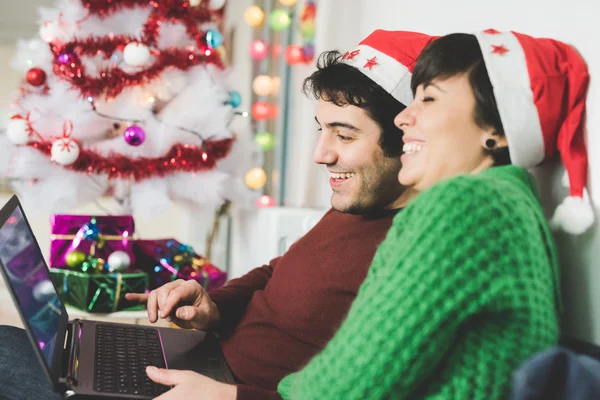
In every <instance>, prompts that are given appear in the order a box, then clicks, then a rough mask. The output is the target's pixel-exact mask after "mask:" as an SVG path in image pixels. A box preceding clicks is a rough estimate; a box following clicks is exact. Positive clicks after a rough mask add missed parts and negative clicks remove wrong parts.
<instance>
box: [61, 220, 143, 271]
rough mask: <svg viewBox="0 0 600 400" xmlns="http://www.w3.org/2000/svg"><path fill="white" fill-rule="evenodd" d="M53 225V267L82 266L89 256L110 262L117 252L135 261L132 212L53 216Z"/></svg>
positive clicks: (131, 262)
mask: <svg viewBox="0 0 600 400" xmlns="http://www.w3.org/2000/svg"><path fill="white" fill-rule="evenodd" d="M51 225H52V234H51V236H50V239H51V243H50V260H49V264H50V266H51V267H52V268H79V267H81V265H82V264H83V262H84V261H86V259H87V258H89V257H92V258H95V260H99V262H102V263H106V261H107V260H108V258H109V257H110V256H111V254H113V253H115V252H119V254H122V253H125V254H127V255H128V256H129V260H130V264H133V262H134V261H135V259H134V257H135V255H134V252H133V238H132V236H133V233H134V222H133V217H132V216H130V215H116V216H115V215H111V216H97V217H94V216H86V215H52V217H51ZM87 265H88V266H89V263H88V264H87Z"/></svg>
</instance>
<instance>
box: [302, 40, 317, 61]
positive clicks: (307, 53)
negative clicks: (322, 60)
mask: <svg viewBox="0 0 600 400" xmlns="http://www.w3.org/2000/svg"><path fill="white" fill-rule="evenodd" d="M314 58H315V47H314V46H313V45H312V44H308V45H306V46H304V47H303V48H302V60H303V61H304V62H307V63H308V62H311V61H312V60H313V59H314Z"/></svg>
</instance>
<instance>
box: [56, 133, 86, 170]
mask: <svg viewBox="0 0 600 400" xmlns="http://www.w3.org/2000/svg"><path fill="white" fill-rule="evenodd" d="M51 154H52V161H54V162H55V163H57V164H60V165H71V164H73V163H74V162H75V161H76V160H77V158H78V157H79V145H78V144H77V142H75V141H74V140H73V139H71V138H68V137H67V138H60V139H57V140H56V141H55V142H54V143H52V151H51Z"/></svg>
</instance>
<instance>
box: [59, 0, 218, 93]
mask: <svg viewBox="0 0 600 400" xmlns="http://www.w3.org/2000/svg"><path fill="white" fill-rule="evenodd" d="M81 1H82V3H83V5H84V6H85V7H86V8H88V9H89V10H90V13H92V14H97V15H109V14H111V13H114V12H116V11H118V10H120V9H124V8H133V7H143V6H146V7H148V6H150V7H152V11H151V13H150V15H149V17H148V20H147V21H146V23H145V24H144V26H143V28H142V37H141V40H139V41H140V42H141V43H144V44H145V45H147V46H150V47H151V46H155V45H156V43H157V39H158V36H159V33H160V26H161V23H162V22H167V21H171V22H173V23H181V24H183V25H184V26H185V28H186V31H187V33H188V35H189V36H190V37H191V38H193V39H194V41H195V42H196V47H197V51H196V52H194V51H193V50H192V51H190V50H181V49H163V50H160V51H155V52H154V53H155V54H157V55H158V57H157V60H156V61H155V63H154V64H153V65H151V66H150V67H149V68H147V69H144V70H141V71H139V72H136V73H132V74H129V73H125V72H124V71H123V70H121V69H120V68H118V67H113V68H110V69H107V70H104V71H101V73H100V77H99V78H91V77H89V76H87V75H86V71H85V67H84V66H83V64H82V63H81V61H80V60H79V56H82V55H95V54H98V53H99V52H100V53H104V55H105V57H106V58H108V57H110V56H111V55H112V53H113V52H114V51H115V50H116V49H118V48H119V49H122V48H123V47H124V46H125V45H126V44H128V43H130V42H134V41H138V39H137V38H134V37H128V36H124V35H118V36H108V37H89V38H87V39H75V40H72V41H71V42H69V43H59V42H51V43H50V48H51V50H52V52H53V53H54V55H55V58H54V73H55V74H56V75H57V76H60V77H62V78H64V79H66V80H69V81H70V82H71V84H72V85H73V86H74V87H75V88H77V89H78V90H79V91H80V92H81V94H82V96H85V97H87V96H93V97H96V96H106V98H114V97H116V96H118V95H119V94H120V93H121V92H122V91H123V89H125V88H126V87H130V86H137V85H143V84H145V83H148V82H150V81H151V80H152V79H155V78H156V77H157V76H158V75H159V74H160V73H161V72H163V71H164V70H165V69H166V68H169V67H175V68H178V69H180V70H183V71H186V70H188V69H189V68H191V67H193V66H195V65H198V64H202V63H209V64H213V65H216V66H217V67H219V68H224V66H223V63H222V60H221V59H220V56H219V53H218V52H217V51H215V50H210V49H208V48H207V46H206V43H205V39H204V36H205V32H202V31H200V30H199V29H198V26H197V24H198V23H199V22H203V21H209V20H210V19H211V11H210V10H208V9H207V8H206V6H201V7H190V6H189V2H188V1H187V0H153V1H148V0H119V1H113V0H81ZM62 53H68V54H71V55H72V61H71V62H69V63H66V64H65V63H62V64H61V63H60V62H59V55H61V54H62Z"/></svg>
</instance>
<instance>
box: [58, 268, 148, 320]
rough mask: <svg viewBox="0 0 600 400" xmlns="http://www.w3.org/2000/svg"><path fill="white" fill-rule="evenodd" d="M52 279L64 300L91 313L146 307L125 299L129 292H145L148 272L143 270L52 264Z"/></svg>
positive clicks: (133, 309) (134, 309)
mask: <svg viewBox="0 0 600 400" xmlns="http://www.w3.org/2000/svg"><path fill="white" fill-rule="evenodd" d="M50 273H51V275H52V281H53V282H54V285H55V286H56V289H57V290H58V294H59V296H60V298H61V299H62V301H63V302H64V303H66V304H67V305H69V306H71V307H74V308H77V309H80V310H83V311H86V312H90V313H112V312H116V311H136V310H143V309H145V306H144V305H143V304H138V303H132V302H130V301H128V300H126V299H125V294H126V293H145V292H146V291H147V289H148V284H149V282H148V280H149V278H148V274H147V273H146V272H143V271H131V272H127V273H102V274H98V273H91V274H90V273H85V272H80V271H71V270H68V269H56V268H51V269H50Z"/></svg>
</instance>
